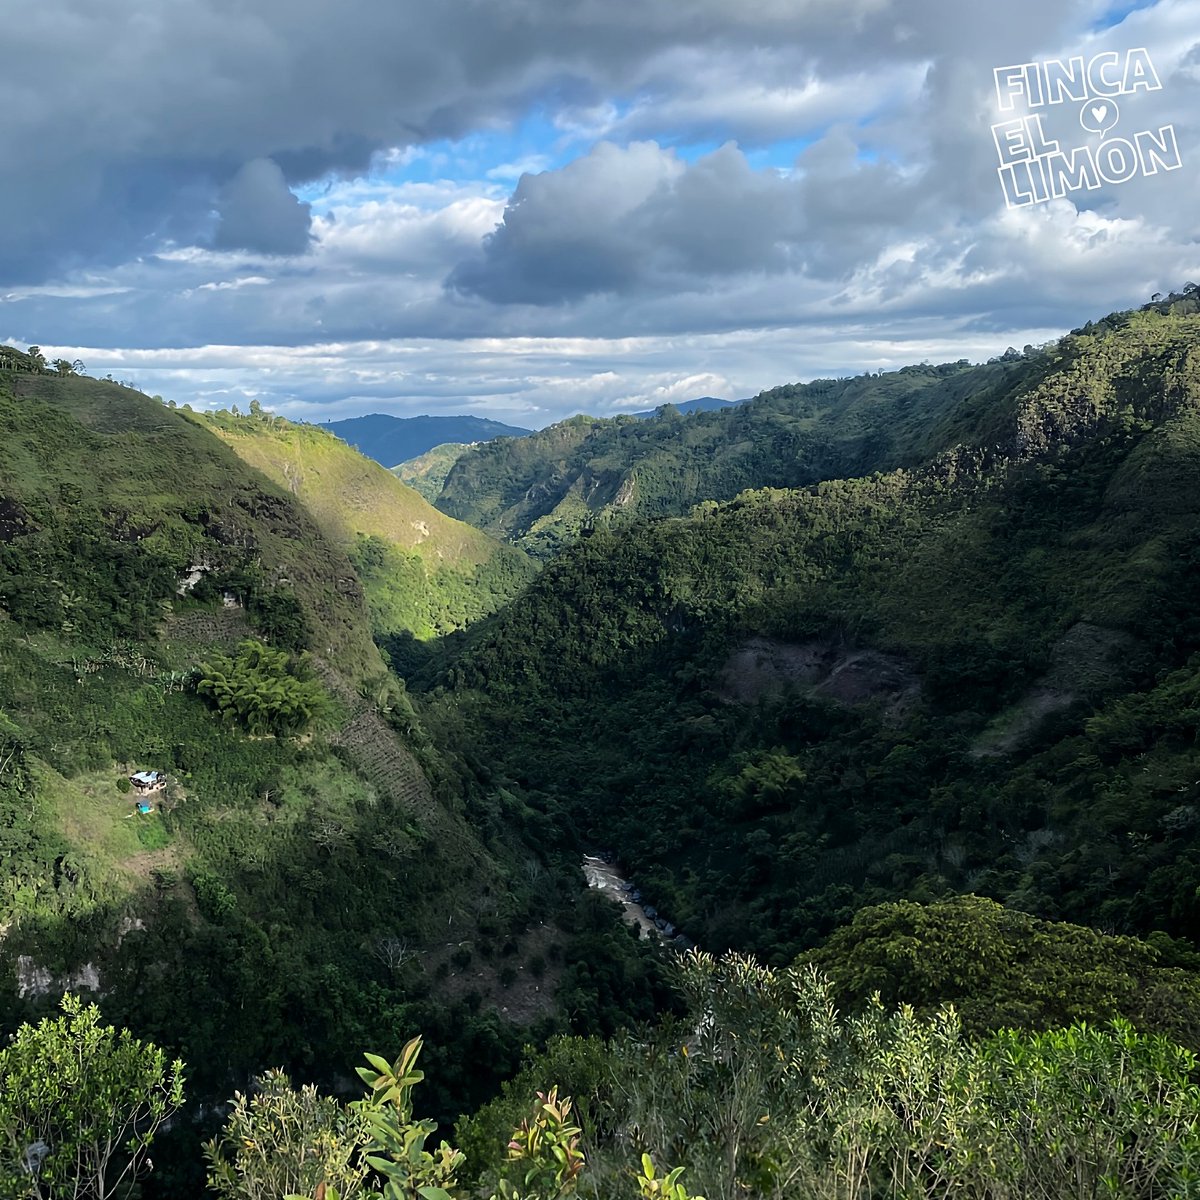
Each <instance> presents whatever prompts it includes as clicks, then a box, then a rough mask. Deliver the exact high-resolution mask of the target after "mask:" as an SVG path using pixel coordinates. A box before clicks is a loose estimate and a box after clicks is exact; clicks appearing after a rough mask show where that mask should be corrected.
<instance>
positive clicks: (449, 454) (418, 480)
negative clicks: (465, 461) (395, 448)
mask: <svg viewBox="0 0 1200 1200" xmlns="http://www.w3.org/2000/svg"><path fill="white" fill-rule="evenodd" d="M468 449H470V447H469V446H468V445H467V444H466V443H465V442H447V443H446V444H445V445H442V446H434V448H433V449H432V450H427V451H426V452H425V453H424V454H418V455H417V457H416V458H410V459H409V460H408V462H402V463H401V464H400V465H399V466H398V467H393V468H392V473H393V474H394V475H395V476H396V478H397V479H399V480H400V481H401V483H406V484H408V486H409V487H410V488H412V489H413V491H415V492H418V493H420V495H422V496H423V497H424V498H425V499H426V500H428V501H429V503H430V504H435V503H437V498H438V497H439V496H440V495H441V494H442V486H443V484H445V482H446V476H447V475H449V474H450V468H451V467H453V466H454V464H455V463H456V462H458V460H459V459H460V458H461V457H462V455H463V452H464V451H466V450H468Z"/></svg>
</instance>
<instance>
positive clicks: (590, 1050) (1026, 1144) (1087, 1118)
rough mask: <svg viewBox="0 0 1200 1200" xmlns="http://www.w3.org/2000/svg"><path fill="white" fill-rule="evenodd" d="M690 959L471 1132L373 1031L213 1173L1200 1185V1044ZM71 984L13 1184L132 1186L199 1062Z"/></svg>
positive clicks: (28, 1040)
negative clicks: (90, 1004)
mask: <svg viewBox="0 0 1200 1200" xmlns="http://www.w3.org/2000/svg"><path fill="white" fill-rule="evenodd" d="M680 983H681V987H682V990H683V992H684V993H685V995H686V997H687V1000H688V1005H689V1012H688V1014H687V1016H686V1017H685V1018H683V1019H681V1020H679V1021H675V1022H668V1023H665V1024H664V1025H663V1026H661V1027H660V1028H659V1029H658V1030H657V1031H655V1032H653V1033H651V1034H646V1033H643V1034H640V1035H638V1036H637V1037H635V1036H633V1035H623V1036H622V1037H620V1038H617V1039H614V1040H613V1041H611V1042H609V1043H607V1044H604V1043H600V1042H598V1041H596V1040H595V1039H591V1040H588V1041H582V1040H579V1039H561V1040H560V1042H559V1043H558V1044H557V1045H556V1046H555V1047H554V1048H553V1049H552V1050H551V1052H550V1054H549V1055H548V1056H547V1057H545V1058H544V1059H542V1060H537V1061H535V1062H534V1063H532V1064H531V1065H530V1066H529V1067H528V1068H527V1069H526V1070H525V1071H524V1072H523V1073H522V1075H521V1076H519V1077H518V1078H517V1079H516V1080H513V1081H512V1082H511V1083H510V1084H509V1085H508V1086H507V1087H506V1089H505V1093H504V1095H503V1096H502V1097H501V1098H500V1099H498V1100H496V1101H494V1102H493V1103H492V1104H491V1105H489V1106H487V1107H486V1108H485V1109H484V1110H482V1111H481V1112H480V1113H479V1114H477V1115H476V1116H475V1117H473V1118H471V1119H470V1120H469V1121H467V1122H466V1123H465V1124H464V1125H463V1126H461V1127H460V1129H459V1138H458V1139H457V1140H459V1141H460V1143H461V1144H462V1145H465V1146H467V1147H468V1148H469V1150H470V1153H464V1152H463V1151H462V1150H461V1149H458V1148H456V1147H454V1146H451V1145H450V1144H448V1143H447V1142H445V1141H442V1142H441V1143H440V1144H439V1145H438V1146H437V1148H436V1149H433V1148H432V1146H433V1144H432V1141H431V1139H432V1137H433V1135H434V1134H435V1132H436V1130H437V1126H436V1125H435V1123H434V1122H432V1121H429V1120H418V1119H417V1118H416V1117H415V1116H414V1108H413V1101H412V1096H413V1089H414V1088H415V1087H416V1085H417V1084H418V1083H420V1082H421V1081H422V1079H423V1078H424V1075H423V1072H421V1071H420V1070H418V1069H417V1066H416V1062H417V1058H418V1055H419V1053H420V1050H421V1040H420V1038H413V1039H412V1040H411V1041H410V1042H409V1043H408V1044H407V1045H406V1046H405V1047H404V1048H403V1050H402V1051H401V1053H400V1055H399V1056H398V1057H397V1059H396V1060H395V1062H388V1061H387V1060H386V1059H384V1058H381V1057H379V1056H377V1055H371V1054H368V1055H367V1061H368V1064H369V1065H368V1066H367V1067H363V1068H360V1069H359V1076H360V1078H361V1079H362V1080H363V1082H364V1084H365V1085H366V1089H367V1091H366V1096H365V1098H364V1099H362V1100H358V1101H353V1102H350V1103H348V1104H343V1103H341V1102H339V1101H337V1100H335V1099H333V1098H329V1097H324V1096H321V1095H320V1094H319V1093H318V1092H317V1091H316V1090H315V1089H314V1088H312V1087H303V1088H301V1089H300V1090H299V1091H297V1090H295V1089H294V1088H293V1087H292V1086H291V1084H290V1083H289V1081H288V1079H287V1078H286V1076H284V1075H283V1074H282V1073H281V1072H271V1073H269V1074H267V1075H266V1076H264V1077H262V1078H260V1079H259V1080H257V1081H256V1083H255V1087H254V1089H253V1094H252V1096H251V1097H249V1098H247V1097H246V1096H241V1095H239V1096H236V1097H235V1100H234V1103H233V1109H232V1112H231V1113H230V1115H229V1117H228V1119H227V1121H226V1124H225V1127H224V1130H223V1132H222V1133H221V1135H220V1136H219V1137H218V1138H216V1139H214V1140H213V1141H211V1142H209V1143H208V1144H207V1145H206V1147H205V1154H206V1157H207V1158H208V1162H209V1166H210V1171H209V1179H208V1182H209V1185H210V1187H211V1188H212V1190H213V1191H214V1192H215V1194H216V1195H217V1196H219V1197H221V1200H268V1198H272V1200H278V1198H284V1197H286V1198H287V1200H304V1198H310V1200H353V1198H356V1197H359V1198H361V1200H456V1198H459V1197H466V1196H490V1197H491V1198H492V1200H564V1198H565V1197H567V1196H568V1195H570V1194H573V1193H578V1194H580V1195H581V1196H587V1197H596V1198H597V1200H598V1198H599V1197H604V1198H605V1200H616V1198H618V1197H630V1198H631V1200H632V1198H634V1197H640V1198H641V1200H689V1192H690V1189H691V1188H692V1187H693V1186H696V1187H699V1188H702V1189H703V1191H704V1193H705V1195H707V1196H709V1197H710V1198H711V1200H733V1198H734V1197H741V1198H744V1197H804V1198H806V1200H869V1198H872V1197H879V1196H885V1195H886V1196H890V1197H897V1196H902V1197H906V1198H909V1200H917V1198H920V1200H934V1198H939V1200H940V1198H942V1197H951V1196H953V1197H955V1198H956V1200H959V1198H968V1200H971V1198H976V1197H977V1198H979V1200H1010V1198H1012V1200H1016V1198H1017V1197H1021V1198H1026V1197H1056V1198H1058V1197H1078V1198H1079V1200H1083V1198H1085V1197H1086V1198H1088V1200H1093V1198H1096V1197H1101V1196H1103V1197H1128V1198H1129V1200H1133V1198H1134V1197H1152V1196H1189V1195H1195V1194H1196V1188H1197V1186H1198V1181H1200V1087H1198V1086H1197V1065H1198V1064H1197V1059H1196V1057H1195V1055H1193V1054H1192V1053H1191V1052H1190V1051H1188V1050H1185V1049H1183V1048H1181V1047H1179V1046H1176V1045H1174V1044H1173V1043H1171V1042H1170V1041H1169V1040H1168V1039H1166V1038H1163V1037H1159V1036H1148V1035H1143V1034H1139V1033H1137V1032H1136V1031H1135V1030H1134V1029H1133V1028H1132V1027H1131V1026H1130V1025H1129V1024H1128V1023H1127V1022H1123V1021H1115V1022H1113V1023H1112V1025H1111V1026H1110V1027H1109V1028H1106V1029H1100V1028H1096V1027H1093V1026H1089V1025H1087V1024H1082V1023H1081V1024H1075V1025H1072V1026H1070V1027H1068V1028H1065V1029H1057V1030H1050V1031H1047V1032H1041V1033H1024V1032H1019V1031H1015V1030H1005V1031H1001V1032H1000V1033H997V1034H993V1035H990V1036H988V1037H986V1038H983V1039H982V1040H979V1041H970V1040H968V1039H966V1038H965V1037H964V1036H963V1034H962V1030H961V1027H960V1024H959V1021H958V1018H957V1016H956V1015H955V1013H954V1012H953V1010H951V1009H948V1008H944V1009H942V1010H940V1011H939V1012H937V1013H936V1014H934V1015H933V1016H929V1017H923V1016H919V1015H917V1014H916V1013H914V1011H913V1010H912V1008H911V1007H909V1006H907V1005H902V1006H900V1007H899V1008H898V1009H894V1010H888V1009H885V1008H884V1006H883V1004H882V1002H880V1001H879V1000H878V998H876V1000H875V1002H874V1003H873V1004H872V1005H871V1006H870V1007H869V1008H868V1009H867V1011H866V1012H865V1013H863V1014H861V1015H857V1016H852V1017H848V1018H847V1017H842V1016H841V1015H839V1013H838V1012H837V1011H836V1009H835V1007H834V1005H833V1001H832V988H831V984H830V983H829V981H828V980H827V979H825V977H823V976H822V975H821V974H820V973H819V972H817V971H816V970H815V969H814V968H812V967H811V966H803V967H793V968H789V969H788V970H785V971H776V970H772V969H771V968H769V967H764V966H760V965H759V964H758V963H756V962H754V961H753V960H751V959H748V958H744V957H740V956H737V955H727V956H726V957H724V958H721V959H714V958H713V957H711V956H709V955H706V954H702V953H693V954H691V955H689V956H687V957H686V958H685V959H683V960H681V964H680ZM64 1009H65V1012H66V1016H65V1019H59V1020H57V1021H52V1020H46V1021H43V1022H42V1023H41V1024H40V1025H38V1026H36V1027H31V1026H25V1027H23V1028H22V1030H21V1031H20V1032H19V1033H18V1035H17V1038H16V1040H15V1041H14V1043H13V1046H12V1047H10V1048H8V1049H6V1050H4V1051H0V1132H2V1133H3V1145H2V1150H3V1155H4V1157H3V1159H0V1161H2V1162H3V1164H4V1170H5V1174H4V1176H3V1184H4V1190H3V1191H2V1192H0V1195H3V1196H5V1197H19V1198H21V1200H52V1198H57V1197H62V1196H68V1195H70V1196H79V1197H84V1196H86V1197H109V1196H115V1195H125V1194H127V1192H128V1187H127V1185H128V1183H129V1181H130V1180H131V1179H132V1177H133V1176H134V1175H135V1174H136V1172H137V1170H138V1169H139V1167H140V1166H141V1165H142V1164H143V1162H144V1155H145V1149H146V1147H147V1146H148V1145H149V1143H150V1140H151V1139H152V1137H153V1135H154V1132H155V1130H156V1129H157V1128H158V1126H159V1125H161V1123H162V1121H163V1120H164V1119H165V1118H166V1117H167V1116H168V1115H169V1114H170V1113H171V1112H173V1111H174V1110H175V1109H176V1108H178V1106H179V1104H181V1103H182V1081H181V1071H182V1068H181V1064H178V1063H176V1064H174V1066H172V1067H171V1068H170V1069H169V1070H168V1069H167V1068H166V1066H165V1063H164V1061H163V1059H162V1055H161V1052H159V1051H157V1050H155V1048H154V1047H152V1046H143V1045H142V1044H141V1043H139V1042H135V1041H134V1040H133V1039H132V1038H131V1037H130V1036H129V1034H128V1033H124V1032H122V1033H120V1034H118V1033H117V1032H116V1031H115V1030H113V1029H111V1028H100V1027H99V1026H98V1023H97V1016H98V1014H97V1013H96V1010H95V1009H94V1008H91V1009H88V1010H86V1011H85V1010H82V1009H81V1007H80V1005H79V1002H78V1001H77V1000H71V999H68V1000H67V1001H65V1002H64ZM551 1070H553V1071H560V1070H561V1071H564V1073H565V1076H566V1077H567V1078H569V1079H570V1081H571V1083H572V1084H574V1083H581V1084H582V1085H583V1087H584V1088H586V1089H589V1091H587V1092H585V1093H583V1094H581V1100H582V1101H583V1103H582V1104H581V1105H580V1107H579V1109H578V1111H577V1110H576V1109H575V1107H574V1105H573V1103H572V1101H571V1100H569V1099H566V1098H560V1097H559V1093H558V1090H557V1087H551V1086H547V1085H546V1075H547V1073H548V1072H549V1071H551ZM534 1092H536V1094H537V1100H536V1102H535V1104H534V1105H533V1107H532V1110H530V1107H529V1105H528V1097H529V1095H530V1094H531V1093H534ZM576 1122H578V1123H576ZM497 1130H503V1131H504V1133H503V1134H499V1135H498V1134H497ZM509 1131H512V1132H511V1133H510V1132H509ZM506 1136H507V1146H506V1147H505V1148H504V1149H503V1150H501V1149H500V1147H501V1146H502V1145H503V1144H504V1141H505V1137H506ZM35 1141H36V1142H40V1143H42V1144H43V1145H44V1146H45V1150H44V1151H39V1156H41V1161H40V1164H39V1167H38V1170H37V1171H36V1172H33V1171H31V1170H30V1169H29V1168H28V1167H26V1166H24V1165H23V1163H24V1156H25V1155H26V1153H27V1150H26V1148H27V1147H28V1146H30V1145H31V1144H34V1143H35ZM472 1156H473V1157H474V1161H471V1157H472ZM110 1160H111V1162H112V1163H113V1164H115V1166H114V1167H113V1168H112V1169H111V1170H110V1169H109V1162H110ZM639 1163H640V1168H639V1167H638V1166H636V1165H633V1164H639ZM663 1163H674V1164H676V1166H674V1167H671V1168H666V1169H664V1168H662V1167H660V1166H659V1165H656V1164H663ZM117 1168H120V1170H119V1173H118V1170H117ZM684 1172H686V1176H687V1180H688V1183H687V1185H684V1184H683V1183H682V1182H681V1174H682V1173H684ZM697 1200H699V1198H697Z"/></svg>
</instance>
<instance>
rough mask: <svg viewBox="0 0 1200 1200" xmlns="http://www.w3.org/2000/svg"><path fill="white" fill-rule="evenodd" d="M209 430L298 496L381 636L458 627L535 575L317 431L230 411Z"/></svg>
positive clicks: (521, 559)
mask: <svg viewBox="0 0 1200 1200" xmlns="http://www.w3.org/2000/svg"><path fill="white" fill-rule="evenodd" d="M195 419H197V420H201V421H203V422H205V423H206V424H207V425H208V426H209V427H210V428H211V429H212V430H213V432H214V433H216V434H217V435H218V436H219V437H220V438H222V439H223V440H224V441H225V442H226V443H227V444H228V445H229V446H230V447H231V448H232V449H233V450H234V452H235V453H236V454H237V455H238V456H239V457H240V458H241V459H243V460H244V461H245V462H247V463H248V464H250V465H251V466H252V467H254V468H256V469H257V470H259V471H262V472H263V474H265V475H267V476H268V477H269V478H271V479H272V480H274V481H275V483H277V484H278V485H279V486H280V487H281V488H284V489H286V490H287V491H288V492H290V494H291V495H293V496H295V497H297V499H299V500H300V501H301V503H302V504H303V505H304V507H305V508H306V509H307V510H308V511H309V512H310V513H311V514H312V515H313V517H314V518H315V519H316V520H317V522H318V523H319V524H320V526H321V529H322V530H323V532H324V533H325V535H326V536H327V537H328V538H330V539H331V540H332V541H334V542H335V543H337V544H338V545H340V546H342V547H343V548H344V550H345V551H346V553H348V554H349V556H350V557H351V559H352V560H353V562H354V564H355V567H356V568H357V570H358V574H359V577H360V578H361V579H362V581H363V584H364V586H365V588H366V593H367V603H368V606H369V608H370V610H371V617H372V624H373V628H374V629H375V632H376V634H377V635H378V636H380V637H386V636H388V635H395V634H402V633H409V634H412V635H413V636H415V637H417V638H430V637H434V636H436V635H438V634H444V633H449V632H452V631H453V630H455V629H461V628H463V627H464V626H466V625H467V624H469V623H470V622H471V621H473V620H478V619H479V618H480V617H482V616H485V615H487V614H488V613H491V612H494V611H495V610H496V609H497V608H498V607H499V606H500V605H501V604H503V603H504V602H505V601H506V600H508V599H510V598H511V597H512V596H514V595H516V593H517V592H519V591H520V590H521V588H522V587H524V585H525V584H526V583H527V582H528V581H529V579H530V578H531V577H532V575H533V568H532V565H531V564H530V563H529V562H528V560H527V559H526V558H525V555H524V554H522V553H521V552H520V551H519V550H516V549H514V548H513V547H510V546H502V545H500V544H499V543H497V542H495V541H494V540H493V539H492V538H490V537H488V536H487V535H485V534H483V533H481V532H480V531H479V530H477V529H475V528H473V527H472V526H470V525H466V524H464V523H463V522H461V521H456V520H453V519H452V518H450V517H447V516H445V515H444V514H443V513H440V512H438V511H437V509H435V508H433V507H432V506H431V505H430V504H428V503H427V502H426V501H425V500H424V499H423V498H422V497H421V496H419V495H418V494H417V493H416V492H414V491H413V490H412V489H411V488H409V487H407V486H405V485H404V484H403V483H401V481H400V480H399V479H398V478H397V477H396V476H395V475H393V474H391V473H390V472H389V471H386V470H385V469H384V468H383V467H381V466H379V464H378V463H376V462H373V461H372V460H370V459H368V458H364V457H363V456H362V455H361V454H359V453H357V452H356V451H355V450H354V449H352V448H351V447H350V446H348V445H346V443H345V442H343V441H341V440H340V439H339V438H337V437H335V436H334V435H333V434H332V433H329V432H328V431H326V430H324V429H321V428H320V427H318V426H316V425H303V424H295V423H293V422H291V421H285V420H283V419H282V418H281V417H275V416H270V415H266V414H262V415H250V416H242V417H235V416H232V415H230V414H228V413H224V414H211V415H206V416H203V417H196V418H195Z"/></svg>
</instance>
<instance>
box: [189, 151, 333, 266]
mask: <svg viewBox="0 0 1200 1200" xmlns="http://www.w3.org/2000/svg"><path fill="white" fill-rule="evenodd" d="M217 207H218V213H219V220H218V222H217V231H216V233H215V235H214V236H213V245H214V246H215V247H217V248H218V249H220V250H257V251H258V252H259V253H261V254H302V253H303V252H304V251H305V250H306V249H308V243H309V230H310V229H311V227H312V210H311V206H310V205H308V204H302V203H301V202H300V201H299V200H298V199H297V198H296V197H295V196H294V195H293V194H292V193H291V192H290V191H289V190H288V185H287V181H286V180H285V179H284V177H283V172H282V171H281V170H280V169H279V166H278V165H277V164H276V163H273V162H272V161H271V160H270V159H269V158H256V159H255V160H254V161H253V162H248V163H247V164H246V165H245V166H244V167H243V168H242V169H241V170H240V171H239V172H238V173H237V174H236V175H235V176H234V177H233V178H232V179H231V180H230V181H229V183H227V184H226V185H225V187H224V188H223V189H222V191H221V196H220V200H219V201H218V206H217Z"/></svg>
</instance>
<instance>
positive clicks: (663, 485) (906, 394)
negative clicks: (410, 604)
mask: <svg viewBox="0 0 1200 1200" xmlns="http://www.w3.org/2000/svg"><path fill="white" fill-rule="evenodd" d="M1046 369H1047V363H1046V359H1045V356H1044V355H1041V354H1039V353H1036V352H1034V351H1033V349H1032V347H1031V348H1029V353H1028V354H1027V355H1026V356H1022V355H1019V354H1015V353H1014V355H1013V356H1012V357H1011V358H1010V359H1006V360H1004V361H1000V362H994V363H990V364H986V365H984V366H975V367H973V366H971V365H970V364H969V363H967V362H966V361H965V360H963V361H962V362H958V363H944V364H942V365H941V366H936V367H934V366H929V365H922V366H914V367H905V368H904V369H903V370H900V371H892V372H888V373H886V374H882V375H871V374H867V375H861V376H857V377H855V378H853V379H838V380H834V379H823V380H817V381H815V382H813V383H809V384H790V385H786V386H784V387H778V388H774V389H772V390H770V391H767V392H764V393H762V394H761V395H760V396H758V397H756V398H755V399H754V400H752V401H749V402H747V403H745V404H740V405H738V406H736V407H734V408H729V409H725V410H721V411H716V412H697V413H693V414H690V415H687V416H685V415H683V414H681V413H679V412H678V411H677V410H675V409H672V408H670V407H667V408H664V409H663V410H662V411H661V413H660V415H658V416H656V417H653V418H652V419H650V420H643V419H639V418H637V417H634V416H629V417H617V418H614V419H611V420H597V419H596V418H593V417H573V418H571V419H570V420H569V421H563V422H561V423H560V424H558V425H552V426H550V427H549V428H547V429H543V430H542V431H541V432H539V433H534V434H531V435H530V436H529V437H525V438H520V439H506V440H503V441H498V442H489V443H485V444H483V445H479V446H473V447H472V448H471V449H470V450H468V451H466V452H465V453H464V454H463V455H462V456H461V457H460V458H459V459H458V461H457V462H456V463H455V464H454V466H453V467H452V468H451V469H450V472H449V474H448V475H447V477H446V481H445V484H444V486H443V489H442V493H441V495H440V497H439V498H438V500H437V504H438V507H439V508H441V509H443V510H444V511H445V512H448V513H450V514H451V515H452V516H455V517H459V518H460V519H462V520H464V521H469V522H471V524H473V525H477V526H479V528H481V529H486V530H487V531H488V532H489V533H491V534H493V535H494V536H496V537H502V538H508V539H510V540H512V541H513V542H515V543H516V544H517V545H520V546H523V547H524V548H525V549H527V550H529V551H530V552H531V553H534V554H538V555H542V556H545V555H548V554H550V553H553V552H554V551H555V550H556V549H557V548H558V547H559V546H560V545H562V544H564V543H566V542H569V541H571V540H573V538H574V537H575V536H576V535H577V534H578V533H579V531H580V530H581V529H582V528H585V527H591V526H592V525H594V524H595V523H596V522H601V523H604V522H613V521H616V522H627V521H629V520H632V519H637V518H641V519H647V518H656V517H664V516H683V515H685V514H686V513H687V512H688V511H689V510H690V509H691V508H692V506H693V505H695V504H698V503H700V502H701V501H705V500H729V499H732V498H733V497H734V496H736V495H737V494H738V493H739V492H742V491H744V490H746V489H747V488H756V487H787V488H794V487H803V486H806V485H808V484H812V483H816V482H818V481H820V480H822V479H837V478H849V477H853V476H858V475H864V474H868V473H870V472H871V471H877V470H886V469H891V468H895V467H900V466H915V465H916V464H918V463H920V462H921V461H923V460H924V459H926V458H927V457H929V455H931V454H932V453H934V452H936V451H937V450H940V449H942V448H943V447H944V446H946V445H948V444H951V443H952V441H953V440H954V430H953V421H954V420H955V419H956V418H957V416H958V415H959V414H961V413H962V412H963V411H964V410H968V411H969V410H972V409H975V408H989V407H993V406H995V405H998V404H1002V403H1003V402H1004V399H1005V397H1006V396H1008V395H1009V394H1011V393H1012V392H1013V391H1014V390H1015V389H1017V388H1019V387H1022V386H1027V385H1028V384H1029V383H1030V382H1031V381H1033V380H1036V379H1037V378H1038V377H1039V376H1040V374H1041V373H1042V372H1044V371H1045V370H1046Z"/></svg>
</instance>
